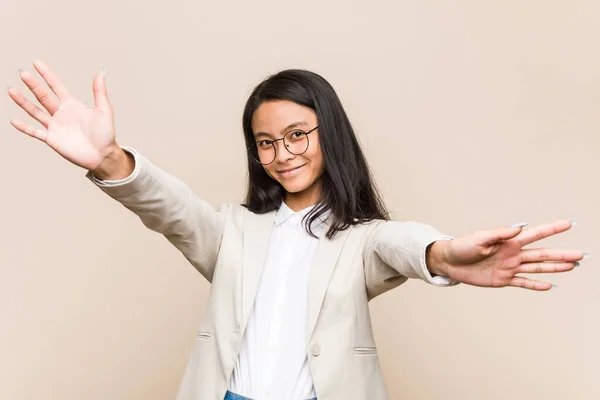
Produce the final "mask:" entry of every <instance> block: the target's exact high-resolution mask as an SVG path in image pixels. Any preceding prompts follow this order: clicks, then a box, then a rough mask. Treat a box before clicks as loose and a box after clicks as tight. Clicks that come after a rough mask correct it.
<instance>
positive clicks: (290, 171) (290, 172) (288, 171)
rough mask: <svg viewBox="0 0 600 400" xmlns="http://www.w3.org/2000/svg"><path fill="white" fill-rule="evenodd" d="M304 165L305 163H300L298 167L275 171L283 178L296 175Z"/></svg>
mask: <svg viewBox="0 0 600 400" xmlns="http://www.w3.org/2000/svg"><path fill="white" fill-rule="evenodd" d="M305 165H306V164H302V165H300V166H298V167H294V168H288V169H283V170H281V171H277V173H278V174H279V175H281V176H282V177H284V178H288V177H291V176H294V175H296V174H297V173H298V171H300V169H301V168H302V167H304V166H305Z"/></svg>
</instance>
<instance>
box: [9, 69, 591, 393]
mask: <svg viewBox="0 0 600 400" xmlns="http://www.w3.org/2000/svg"><path fill="white" fill-rule="evenodd" d="M33 66H34V68H35V69H36V70H37V72H39V74H40V75H41V76H42V78H43V79H44V80H45V82H46V83H47V84H48V86H49V87H50V88H51V90H52V91H53V92H54V94H55V95H56V98H55V97H53V96H52V95H50V94H49V92H48V91H47V90H46V88H45V86H43V85H41V84H40V82H39V81H38V80H37V79H36V77H35V76H34V75H33V74H32V73H30V72H27V71H21V72H20V77H21V79H22V80H23V82H24V83H25V84H26V85H27V87H28V88H29V89H31V91H32V93H33V94H34V96H35V97H36V98H37V99H38V101H39V102H40V104H41V105H42V107H43V108H44V109H41V108H39V107H37V106H36V105H34V104H33V103H31V102H29V101H28V100H27V99H26V97H25V96H24V95H23V94H22V93H20V92H19V91H18V90H16V89H14V88H9V95H10V97H11V98H12V99H13V100H14V101H15V102H16V103H17V104H18V105H19V106H20V107H21V108H22V109H24V110H25V111H26V112H27V113H28V114H29V115H30V116H31V117H33V118H34V119H35V120H37V121H38V122H40V123H41V124H42V125H43V127H44V129H34V128H33V127H31V126H29V125H27V124H25V123H23V122H19V121H17V120H14V119H13V120H11V124H12V125H13V126H14V127H15V128H16V129H18V130H19V131H21V132H24V133H26V134H28V135H30V136H32V137H35V138H37V139H39V140H41V141H43V142H45V143H46V144H48V145H49V146H50V147H51V148H52V149H54V150H55V151H56V152H58V153H59V154H60V155H61V156H63V157H64V158H66V159H67V160H69V161H70V162H72V163H73V164H76V165H78V166H80V167H83V168H85V169H87V170H89V172H88V174H87V176H88V178H89V179H90V180H92V181H93V182H94V183H95V184H96V185H98V187H100V188H101V189H102V190H103V191H104V192H106V193H107V194H108V195H109V196H111V197H113V198H114V199H116V200H117V201H119V202H121V203H122V204H123V205H124V206H125V207H127V208H128V209H130V210H131V211H133V212H134V213H136V214H137V215H138V216H139V217H140V219H141V220H142V222H143V223H144V224H145V225H146V226H147V227H148V228H150V229H152V230H154V231H156V232H159V233H161V234H163V235H164V236H165V237H166V238H167V239H168V240H169V241H170V242H171V243H173V244H174V245H175V246H176V247H177V248H178V249H179V250H180V251H181V252H182V253H183V254H184V256H185V257H186V258H187V259H188V260H189V261H190V263H191V264H192V265H193V266H194V267H195V268H196V269H197V270H198V271H199V272H200V273H201V274H202V275H203V276H204V277H205V278H206V279H208V280H209V281H210V282H211V283H212V288H211V293H210V299H209V304H208V308H207V310H206V315H205V317H204V321H203V323H202V326H201V327H200V329H199V331H198V336H197V340H196V345H195V347H194V349H193V352H192V355H191V357H190V359H189V363H188V366H187V368H186V371H185V375H184V377H183V381H182V384H181V387H180V390H179V393H178V399H185V400H199V399H203V400H204V399H206V400H221V399H223V398H225V399H231V400H238V399H254V400H265V399H285V400H290V399H291V400H305V399H313V398H317V397H318V398H319V400H337V399H340V400H342V399H344V400H346V399H360V400H378V399H386V398H387V393H386V388H385V384H384V382H383V377H382V372H381V368H380V365H379V361H378V356H377V351H376V347H375V341H374V339H373V333H372V330H371V322H370V315H369V307H368V302H369V300H371V299H372V298H374V297H375V296H378V295H380V294H382V293H384V292H386V291H387V290H390V289H392V288H394V287H396V286H398V285H400V284H402V283H403V282H405V281H406V280H407V279H408V278H419V279H423V280H425V281H427V282H429V283H431V284H434V285H439V286H449V285H455V284H457V283H459V282H462V283H466V284H470V285H476V286H486V287H503V286H519V287H523V288H526V289H532V290H540V291H543V290H548V289H550V288H551V286H552V285H550V284H548V283H544V282H539V281H535V280H530V279H527V278H525V277H522V276H519V275H518V274H520V273H547V272H563V271H570V270H571V269H573V267H574V266H575V265H576V264H577V262H578V261H579V260H581V259H582V258H583V256H584V253H582V252H581V251H579V250H555V249H545V248H538V249H522V247H524V246H526V245H529V244H531V243H534V242H536V241H538V240H540V239H542V238H545V237H548V236H551V235H555V234H557V233H560V232H564V231H566V230H568V229H569V228H571V225H572V224H571V222H570V221H568V220H563V221H557V222H554V223H551V224H547V225H542V226H538V227H535V228H533V229H530V230H527V231H524V230H523V226H524V224H517V225H515V226H512V227H501V228H497V229H492V230H484V231H479V232H476V233H473V234H471V235H468V236H465V237H461V238H458V239H452V238H451V237H449V236H446V235H444V234H442V233H441V232H438V231H437V230H436V229H434V228H432V227H430V226H427V225H424V224H420V223H416V222H394V221H389V220H388V218H387V212H386V210H385V207H384V206H383V204H382V202H381V199H380V197H379V195H378V193H377V190H376V189H375V187H374V185H373V182H372V180H371V177H370V172H369V169H368V167H367V163H366V161H365V158H364V155H363V153H362V151H361V149H360V146H359V144H358V141H357V139H356V136H355V135H354V132H353V130H352V127H351V125H350V122H349V120H348V118H347V116H346V114H345V112H344V109H343V108H342V105H341V103H340V101H339V99H338V97H337V95H336V93H335V92H334V90H333V88H332V87H331V86H330V85H329V84H328V83H327V82H326V81H325V80H324V79H323V78H322V77H320V76H319V75H316V74H314V73H311V72H308V71H301V70H287V71H282V72H280V73H278V74H276V75H273V76H271V77H270V78H268V79H267V80H265V81H264V82H262V83H260V84H259V85H258V86H257V87H256V88H255V89H254V91H253V93H252V94H251V96H250V98H249V99H248V102H247V104H246V108H245V110H244V115H243V129H244V135H245V140H246V146H247V148H248V152H247V154H248V171H249V181H248V192H247V195H246V200H245V203H244V204H243V205H239V204H234V203H232V204H225V205H223V206H221V207H219V208H218V209H217V210H216V211H215V210H214V209H213V208H212V207H211V206H210V205H208V204H207V203H205V202H204V201H202V200H200V199H198V198H197V197H196V196H195V195H194V194H193V193H192V192H191V191H190V189H189V188H188V187H187V186H186V185H185V184H184V183H183V182H181V181H180V180H178V179H177V178H175V177H173V176H171V175H169V174H168V173H166V172H164V171H163V170H161V169H159V168H158V167H156V166H155V165H153V164H152V163H151V162H150V161H149V160H148V159H146V158H144V156H143V155H141V154H139V153H137V152H136V151H135V150H133V149H131V148H127V147H123V148H122V147H120V146H119V145H118V144H117V142H116V140H115V128H114V124H113V110H112V108H111V105H110V103H109V100H108V97H107V93H106V88H105V85H104V74H103V73H100V74H98V75H97V76H96V77H95V78H94V82H93V92H94V100H95V107H94V108H88V107H86V106H85V105H83V104H82V103H80V102H79V101H78V100H76V99H75V98H73V97H72V96H71V95H70V94H69V92H68V91H67V89H66V88H65V86H64V85H63V84H62V83H61V82H60V80H59V79H58V78H57V77H56V76H55V74H54V73H53V72H52V71H51V70H50V68H48V66H47V65H45V64H44V63H43V62H41V61H39V60H37V61H35V62H34V64H33Z"/></svg>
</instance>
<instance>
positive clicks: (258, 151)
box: [248, 126, 319, 165]
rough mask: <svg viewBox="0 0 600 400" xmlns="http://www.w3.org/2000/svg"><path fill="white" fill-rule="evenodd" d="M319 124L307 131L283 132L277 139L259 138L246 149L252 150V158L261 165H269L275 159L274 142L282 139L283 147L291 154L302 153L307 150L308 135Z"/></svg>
mask: <svg viewBox="0 0 600 400" xmlns="http://www.w3.org/2000/svg"><path fill="white" fill-rule="evenodd" d="M318 127H319V126H315V127H314V128H312V129H311V130H310V131H308V132H304V131H303V130H298V129H295V130H293V131H290V132H288V133H286V134H285V136H284V137H282V138H279V139H274V140H271V139H265V140H259V141H257V142H256V143H254V144H253V145H252V146H250V148H249V149H248V150H250V151H251V152H252V155H253V156H254V159H255V160H256V161H257V162H259V163H260V164H262V165H269V164H271V163H272V162H273V161H275V157H276V155H277V147H276V146H275V142H277V141H279V140H282V141H283V147H285V149H286V150H287V151H289V152H290V153H291V154H294V155H297V156H299V155H300V154H304V153H305V152H306V150H308V144H309V143H308V135H309V134H310V133H311V132H313V131H314V130H315V129H317V128H318Z"/></svg>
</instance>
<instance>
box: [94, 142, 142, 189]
mask: <svg viewBox="0 0 600 400" xmlns="http://www.w3.org/2000/svg"><path fill="white" fill-rule="evenodd" d="M134 167H135V161H134V159H133V157H132V156H131V155H129V154H128V153H127V152H125V151H124V150H123V149H122V148H121V147H120V146H119V145H117V144H116V143H115V144H114V145H113V147H112V148H111V149H110V150H109V151H108V152H107V153H106V156H105V157H104V160H103V161H102V162H101V163H100V165H99V166H98V167H97V168H96V169H94V170H93V171H92V173H93V174H94V176H95V177H97V178H98V179H101V180H119V179H123V178H126V177H127V176H129V175H131V173H132V172H133V169H134Z"/></svg>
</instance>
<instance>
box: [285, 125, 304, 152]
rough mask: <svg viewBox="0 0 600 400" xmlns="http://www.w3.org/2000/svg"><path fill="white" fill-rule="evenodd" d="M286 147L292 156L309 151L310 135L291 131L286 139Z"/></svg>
mask: <svg viewBox="0 0 600 400" xmlns="http://www.w3.org/2000/svg"><path fill="white" fill-rule="evenodd" d="M283 140H284V142H285V147H286V148H287V150H288V151H289V152H290V153H292V154H296V155H299V154H302V153H304V152H305V151H306V149H308V135H307V134H306V132H304V131H291V132H288V133H287V134H286V135H285V137H284V139H283Z"/></svg>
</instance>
